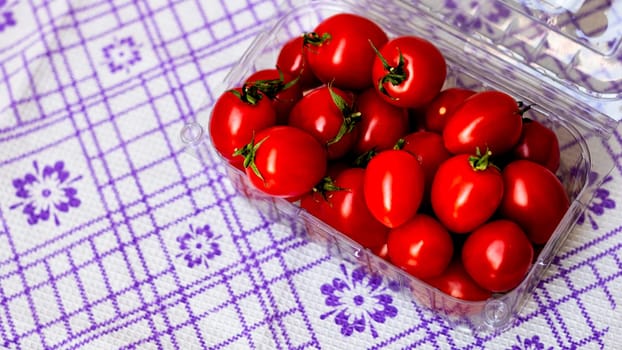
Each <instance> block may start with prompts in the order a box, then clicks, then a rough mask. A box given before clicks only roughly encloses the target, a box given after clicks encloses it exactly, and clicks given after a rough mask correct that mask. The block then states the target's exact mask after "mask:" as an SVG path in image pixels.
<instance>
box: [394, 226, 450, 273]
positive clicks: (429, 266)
mask: <svg viewBox="0 0 622 350" xmlns="http://www.w3.org/2000/svg"><path fill="white" fill-rule="evenodd" d="M453 253H454V246H453V242H452V240H451V236H450V234H449V232H448V231H447V229H445V227H443V225H441V223H440V222H438V220H436V219H435V218H433V217H431V216H429V215H425V214H417V215H415V216H414V217H413V218H412V219H410V220H408V221H407V222H406V223H404V224H403V225H400V226H398V227H396V228H393V229H392V230H391V231H390V232H389V238H388V240H387V254H388V256H389V259H390V261H391V262H392V263H393V264H395V265H396V266H398V267H400V268H402V269H403V270H405V271H406V272H408V273H409V274H411V275H413V276H415V277H417V278H421V279H426V278H432V277H435V276H439V275H440V274H441V273H443V271H445V269H446V268H447V266H448V265H449V263H450V261H451V259H452V256H453Z"/></svg>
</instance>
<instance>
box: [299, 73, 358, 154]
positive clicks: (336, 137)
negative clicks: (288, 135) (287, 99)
mask: <svg viewBox="0 0 622 350" xmlns="http://www.w3.org/2000/svg"><path fill="white" fill-rule="evenodd" d="M353 100H354V99H353V97H352V96H351V95H350V94H349V93H346V92H345V91H343V90H341V89H338V88H336V87H330V86H327V85H324V86H321V87H319V88H316V89H313V90H311V91H310V92H309V93H307V94H306V95H305V96H304V97H303V98H302V99H301V100H300V101H298V103H296V105H295V106H294V108H293V109H292V111H291V113H290V115H289V122H288V124H289V125H290V126H294V127H297V128H300V129H302V130H305V131H307V132H309V133H310V134H312V135H313V136H315V137H316V138H317V139H318V140H319V141H320V142H321V143H322V144H324V145H326V147H328V158H329V159H337V158H341V157H342V156H344V155H345V154H346V153H348V152H349V151H350V150H351V149H352V146H353V145H354V143H355V142H356V139H357V137H358V129H357V128H356V126H357V125H356V124H357V123H358V121H359V120H360V113H357V112H354V111H353V104H354V103H353Z"/></svg>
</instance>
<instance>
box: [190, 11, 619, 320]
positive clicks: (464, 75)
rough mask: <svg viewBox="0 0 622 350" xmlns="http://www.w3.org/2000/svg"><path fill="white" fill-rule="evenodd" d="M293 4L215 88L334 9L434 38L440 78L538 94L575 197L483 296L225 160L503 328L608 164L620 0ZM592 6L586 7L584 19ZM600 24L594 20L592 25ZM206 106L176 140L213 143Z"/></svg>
mask: <svg viewBox="0 0 622 350" xmlns="http://www.w3.org/2000/svg"><path fill="white" fill-rule="evenodd" d="M463 3H464V4H463ZM290 4H291V8H290V9H288V10H285V11H284V14H283V15H282V16H280V17H279V18H277V19H275V20H274V21H273V22H271V23H270V24H269V26H268V28H266V30H265V31H262V32H261V34H259V35H258V37H257V38H256V39H255V40H254V42H253V44H252V45H251V46H250V47H249V48H248V50H247V51H246V53H245V54H244V55H243V57H242V59H241V60H240V61H239V62H238V63H237V64H236V65H235V66H234V67H233V68H232V69H231V71H230V73H229V74H228V76H227V78H226V79H225V81H224V84H223V85H222V90H220V91H218V93H221V92H223V91H225V90H226V89H228V88H232V87H235V86H239V85H240V84H241V82H242V81H243V80H244V79H245V78H246V77H247V76H249V75H250V74H251V73H252V72H254V71H257V70H260V69H265V68H273V67H274V64H275V62H276V58H277V55H278V52H279V49H280V47H281V46H282V45H283V44H284V43H285V42H286V41H288V40H289V39H291V38H292V37H294V36H298V35H301V34H302V33H304V32H309V31H312V30H313V29H314V28H315V26H316V25H317V24H318V23H319V22H320V21H321V20H322V19H324V18H326V17H328V16H330V15H333V14H336V13H341V12H350V13H356V14H360V15H363V16H366V17H368V18H370V19H371V20H373V21H375V22H376V23H378V24H379V25H380V26H381V27H383V28H384V29H385V30H386V31H387V33H388V34H389V36H390V37H395V36H398V35H417V36H421V37H424V38H427V39H428V40H430V41H432V42H433V43H434V44H435V45H436V46H437V47H438V48H439V49H440V50H441V51H442V53H443V54H444V56H445V58H446V60H447V62H448V67H449V68H448V78H447V82H446V86H447V87H449V86H461V87H467V88H471V89H475V90H482V89H498V90H502V91H505V92H507V93H509V94H510V95H512V96H514V97H515V98H516V99H517V100H521V101H523V102H525V103H529V104H532V103H533V104H535V107H534V108H533V109H532V110H531V111H530V114H529V117H531V118H534V119H537V120H540V121H542V122H543V123H545V124H546V125H548V126H550V127H551V128H552V129H553V130H554V131H555V132H556V134H557V136H558V138H559V140H560V145H561V150H562V159H561V166H560V169H559V172H558V174H557V175H558V176H559V177H560V179H562V182H563V184H564V186H565V188H566V190H567V193H568V195H569V196H570V198H571V203H572V204H571V206H570V208H569V210H568V212H567V213H566V215H565V216H564V218H563V219H562V221H561V222H560V224H559V226H558V227H557V229H556V231H555V232H554V234H553V236H552V238H551V239H550V240H549V242H548V243H547V244H546V246H545V247H544V248H543V249H542V251H541V252H540V253H539V255H538V257H537V259H536V261H535V262H534V264H533V266H532V268H531V270H530V272H529V274H528V275H527V277H526V278H525V279H524V280H523V282H522V283H521V284H520V285H519V286H518V287H517V288H515V289H514V290H512V291H510V292H508V293H504V294H499V295H494V296H493V297H492V298H490V299H489V300H487V301H482V302H468V301H463V300H459V299H456V298H453V297H450V296H448V295H446V294H444V293H442V292H440V291H438V290H437V289H435V288H433V287H431V286H429V285H427V284H426V283H424V282H422V281H420V280H418V279H416V278H414V277H412V276H410V275H409V274H407V273H406V272H404V271H402V270H401V269H399V268H397V267H395V266H393V265H391V264H389V263H387V262H386V261H384V260H382V259H381V258H379V257H377V256H375V255H374V254H373V253H371V252H369V251H368V250H366V249H364V248H362V247H361V246H360V245H359V244H357V243H355V242H354V241H352V240H350V239H349V238H348V237H346V236H344V235H342V234H341V233H339V232H337V231H335V230H334V229H332V228H331V227H329V226H327V225H326V224H324V223H323V222H321V221H320V220H318V219H316V218H315V217H313V216H311V215H309V214H308V213H307V212H305V211H304V210H302V209H300V208H299V207H298V206H296V205H295V204H292V203H290V202H288V201H286V200H283V199H278V198H273V197H270V196H267V195H265V194H263V193H262V192H259V191H258V190H256V189H254V188H253V187H252V185H251V184H250V183H249V182H248V181H247V180H246V175H245V174H243V173H242V172H240V171H239V170H237V169H235V168H233V167H231V166H228V165H226V162H225V161H224V160H222V162H223V164H225V167H226V169H227V172H228V175H229V177H230V179H231V180H232V182H233V184H234V185H235V187H236V188H237V189H238V190H239V191H240V192H241V193H243V194H244V195H245V196H246V197H247V198H248V200H249V201H252V202H253V205H255V206H257V207H258V208H260V209H261V210H263V212H264V213H265V214H267V215H269V216H270V217H271V218H272V219H274V220H280V219H287V220H292V219H294V220H299V221H300V222H302V223H304V225H305V227H306V228H307V233H308V237H309V238H311V239H312V240H314V241H316V242H321V243H322V244H324V245H325V246H326V247H327V248H328V249H329V250H330V252H331V253H333V254H334V255H336V256H339V257H341V258H343V259H347V260H351V261H356V262H358V263H360V264H364V265H366V266H367V267H368V268H369V270H370V271H373V272H380V273H381V274H383V275H384V276H385V277H386V278H387V280H389V281H391V282H392V283H394V284H395V283H397V284H399V286H400V287H401V290H402V291H403V292H404V293H405V294H406V295H408V296H410V297H412V298H413V299H414V300H415V302H417V303H418V304H419V305H421V306H424V307H428V308H430V309H432V310H434V311H435V312H437V313H438V314H439V315H441V316H443V317H445V318H446V319H447V320H448V321H449V323H450V324H452V325H453V326H454V327H458V328H462V327H464V328H466V329H469V330H471V331H475V332H487V331H498V330H502V329H504V328H506V327H508V326H510V325H511V324H512V322H513V321H514V320H515V319H516V315H517V313H518V312H519V311H520V309H521V307H522V305H523V304H524V302H525V301H526V300H527V299H528V298H529V297H530V293H531V292H532V291H533V289H534V287H535V286H536V285H537V283H538V282H539V280H540V279H541V277H542V275H543V273H544V271H545V269H546V268H547V267H548V266H549V264H550V262H551V261H552V259H553V258H554V257H555V255H556V253H557V252H558V251H559V249H560V247H561V246H562V245H563V243H564V241H565V240H566V237H567V236H568V234H569V233H570V232H571V231H572V228H573V226H574V224H575V222H576V221H577V219H578V217H579V216H580V215H581V213H582V212H583V211H584V210H585V209H586V207H587V206H588V205H589V202H590V200H591V198H592V196H593V194H594V191H595V188H596V187H597V186H598V185H599V184H600V182H601V181H602V179H603V178H604V177H605V176H606V175H607V174H608V173H609V172H610V171H611V169H612V168H613V164H612V161H611V159H610V157H608V156H606V151H605V150H604V148H603V147H604V146H603V144H604V142H603V141H604V140H606V139H607V138H608V137H610V135H611V134H612V133H613V131H614V130H615V128H616V126H617V124H618V122H619V119H620V118H621V117H622V112H621V111H622V63H621V62H622V56H621V55H622V48H621V44H620V42H621V41H622V36H621V35H620V34H621V33H622V27H620V26H618V27H617V28H615V27H614V26H613V24H610V23H608V22H607V21H608V20H612V18H609V17H608V16H609V15H608V14H610V13H614V14H615V13H618V14H622V8H621V7H622V1H613V2H611V1H581V0H570V1H562V0H548V1H535V0H534V1H522V2H521V1H468V2H461V1H459V0H444V1H438V0H425V1H415V2H413V1H389V2H387V1H371V0H370V1H367V0H365V1H354V0H352V1H350V0H340V1H313V0H299V1H290ZM588 10H589V11H591V12H589V14H587V13H588ZM588 15H589V16H592V21H591V22H589V23H587V22H586V17H588ZM597 21H600V24H598V23H596V22H597ZM619 22H620V24H622V20H619ZM598 26H600V28H601V29H595V28H596V27H598ZM209 114H210V110H209V109H207V111H206V112H204V113H203V114H201V115H197V116H196V120H195V121H194V122H192V123H189V124H187V125H186V126H185V127H184V128H183V130H182V133H181V139H182V141H183V143H184V144H185V145H186V149H187V151H188V152H190V153H192V154H196V153H197V152H198V153H200V152H212V153H215V151H214V150H213V147H212V145H211V144H210V140H209V136H208V135H206V134H205V133H204V130H206V129H207V125H208V118H209Z"/></svg>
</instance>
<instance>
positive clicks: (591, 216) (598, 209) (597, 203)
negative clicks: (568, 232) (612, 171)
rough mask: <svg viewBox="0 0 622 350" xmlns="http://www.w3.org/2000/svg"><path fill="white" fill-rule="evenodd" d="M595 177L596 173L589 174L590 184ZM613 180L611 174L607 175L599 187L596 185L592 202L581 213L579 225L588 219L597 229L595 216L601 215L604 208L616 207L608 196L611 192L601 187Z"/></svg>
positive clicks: (594, 228) (593, 227)
mask: <svg viewBox="0 0 622 350" xmlns="http://www.w3.org/2000/svg"><path fill="white" fill-rule="evenodd" d="M595 178H596V173H594V172H592V173H590V176H589V182H590V184H593V183H594V181H595ZM611 180H613V177H612V176H611V175H608V176H607V177H605V179H604V180H603V182H602V184H601V186H600V187H598V188H597V189H596V191H595V193H594V198H593V199H592V202H591V203H590V205H589V206H588V207H587V210H586V211H584V212H583V213H581V215H580V216H579V219H578V220H577V223H578V224H579V225H583V224H584V223H585V221H586V220H587V221H589V222H590V225H591V226H592V229H593V230H598V223H597V222H596V217H598V216H603V214H604V213H605V211H606V210H608V209H614V208H615V207H616V202H615V201H614V200H613V199H612V198H610V195H611V193H610V192H609V190H607V189H605V188H603V187H604V185H605V184H606V183H608V182H610V181H611Z"/></svg>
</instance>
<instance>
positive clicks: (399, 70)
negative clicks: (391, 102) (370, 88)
mask: <svg viewBox="0 0 622 350" xmlns="http://www.w3.org/2000/svg"><path fill="white" fill-rule="evenodd" d="M369 44H370V45H371V47H372V49H374V52H375V53H376V56H378V58H379V59H380V61H381V62H382V66H383V67H384V69H385V70H386V71H387V72H388V73H387V75H385V76H384V77H382V79H380V80H379V81H378V87H377V88H378V91H380V92H382V93H383V94H384V95H386V96H388V97H389V98H391V99H395V98H394V97H393V96H391V95H390V94H389V92H388V91H387V89H385V87H384V84H386V83H390V84H391V85H393V86H395V85H400V84H401V83H402V82H404V80H406V78H407V77H408V75H407V74H406V70H405V69H404V66H405V65H406V63H405V61H404V55H402V51H401V50H400V49H399V48H398V49H397V52H398V53H399V60H398V63H397V66H391V65H390V64H389V62H388V61H387V59H386V58H384V56H382V54H381V53H380V51H378V49H377V48H376V46H374V43H372V41H371V40H370V41H369Z"/></svg>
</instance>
